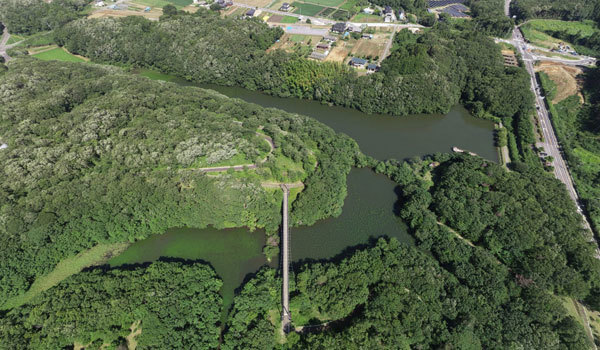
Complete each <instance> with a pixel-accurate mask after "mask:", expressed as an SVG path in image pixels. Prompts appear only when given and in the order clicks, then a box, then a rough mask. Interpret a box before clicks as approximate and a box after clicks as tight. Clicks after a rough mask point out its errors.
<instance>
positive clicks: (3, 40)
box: [0, 27, 12, 62]
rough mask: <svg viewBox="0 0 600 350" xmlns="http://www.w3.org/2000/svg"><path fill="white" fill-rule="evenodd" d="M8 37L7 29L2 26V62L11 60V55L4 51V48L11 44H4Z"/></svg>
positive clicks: (0, 47)
mask: <svg viewBox="0 0 600 350" xmlns="http://www.w3.org/2000/svg"><path fill="white" fill-rule="evenodd" d="M9 38H10V34H9V33H8V29H6V27H4V32H3V33H2V39H0V56H2V57H3V58H4V62H8V61H10V60H11V57H10V56H9V55H8V54H7V53H6V50H8V49H10V47H12V46H8V45H6V43H7V42H8V39H9Z"/></svg>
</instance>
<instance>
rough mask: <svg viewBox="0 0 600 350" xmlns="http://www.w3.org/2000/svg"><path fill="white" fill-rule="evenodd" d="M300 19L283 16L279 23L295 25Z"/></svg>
mask: <svg viewBox="0 0 600 350" xmlns="http://www.w3.org/2000/svg"><path fill="white" fill-rule="evenodd" d="M299 20H300V19H298V17H293V16H284V17H283V18H282V19H281V23H296V22H298V21H299Z"/></svg>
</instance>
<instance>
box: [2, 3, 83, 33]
mask: <svg viewBox="0 0 600 350" xmlns="http://www.w3.org/2000/svg"><path fill="white" fill-rule="evenodd" d="M88 3H89V1H87V0H54V1H51V2H45V1H43V0H0V22H3V23H4V25H6V27H7V28H8V30H9V31H10V32H11V33H12V34H34V33H37V32H41V31H46V30H53V29H56V28H59V27H61V26H62V25H63V24H65V23H67V22H70V21H73V20H75V19H77V18H79V17H81V16H80V15H79V12H80V11H81V10H83V8H84V7H85V6H86V5H87V4H88Z"/></svg>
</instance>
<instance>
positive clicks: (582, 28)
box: [524, 19, 598, 37]
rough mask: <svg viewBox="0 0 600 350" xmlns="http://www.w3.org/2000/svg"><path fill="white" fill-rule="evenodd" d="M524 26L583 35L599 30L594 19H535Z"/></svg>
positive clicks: (543, 30)
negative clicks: (576, 20) (577, 20)
mask: <svg viewBox="0 0 600 350" xmlns="http://www.w3.org/2000/svg"><path fill="white" fill-rule="evenodd" d="M524 26H526V27H529V28H531V29H534V30H537V31H540V32H546V33H547V32H556V31H559V32H563V31H566V32H567V33H569V34H579V35H581V36H582V37H587V36H590V35H594V34H596V33H597V32H598V28H597V27H596V25H595V24H594V22H592V21H584V22H571V21H561V20H555V19H534V20H531V21H529V22H527V23H526V24H525V25H524Z"/></svg>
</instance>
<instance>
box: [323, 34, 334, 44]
mask: <svg viewBox="0 0 600 350" xmlns="http://www.w3.org/2000/svg"><path fill="white" fill-rule="evenodd" d="M323 40H325V41H328V42H330V43H334V42H336V41H337V38H336V37H335V36H331V35H325V36H324V37H323Z"/></svg>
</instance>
